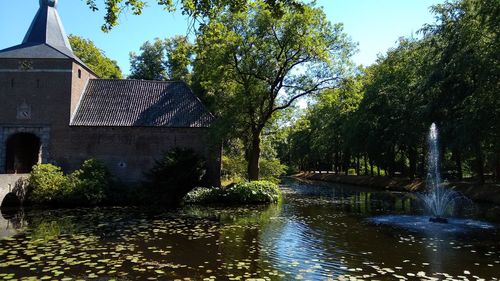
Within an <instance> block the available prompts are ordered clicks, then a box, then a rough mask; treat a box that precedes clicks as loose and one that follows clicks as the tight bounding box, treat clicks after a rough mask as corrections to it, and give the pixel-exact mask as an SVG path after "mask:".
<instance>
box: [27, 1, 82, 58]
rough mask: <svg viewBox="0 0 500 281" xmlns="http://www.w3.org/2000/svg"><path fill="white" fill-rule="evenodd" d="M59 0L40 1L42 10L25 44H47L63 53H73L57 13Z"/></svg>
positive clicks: (30, 29)
mask: <svg viewBox="0 0 500 281" xmlns="http://www.w3.org/2000/svg"><path fill="white" fill-rule="evenodd" d="M57 2H58V1H57V0H40V8H39V9H38V12H37V13H36V16H35V18H34V19H33V22H32V23H31V26H30V28H29V29H28V32H27V33H26V35H25V36H24V40H23V44H47V45H49V46H51V47H53V48H55V49H58V50H60V51H63V53H67V52H68V51H69V52H70V53H73V51H72V50H71V45H70V44H69V41H68V37H67V36H66V33H65V32H64V27H63V25H62V23H61V19H60V18H59V14H58V13H57V9H56V8H57Z"/></svg>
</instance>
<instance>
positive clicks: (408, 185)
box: [292, 172, 500, 205]
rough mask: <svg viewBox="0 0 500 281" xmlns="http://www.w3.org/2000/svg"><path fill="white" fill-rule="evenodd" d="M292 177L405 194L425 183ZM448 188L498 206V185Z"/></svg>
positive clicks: (463, 184)
mask: <svg viewBox="0 0 500 281" xmlns="http://www.w3.org/2000/svg"><path fill="white" fill-rule="evenodd" d="M292 177H294V178H298V179H306V180H314V181H326V182H334V183H342V184H351V185H358V186H364V187H370V188H375V189H380V190H392V191H407V192H418V191H424V190H425V181H424V180H422V179H409V178H391V177H385V176H375V177H370V176H346V175H335V174H326V173H322V174H319V173H305V172H302V173H298V174H295V175H293V176H292ZM448 186H449V187H450V188H453V189H455V190H457V191H458V192H460V193H462V194H463V195H465V196H467V197H468V198H470V199H472V200H474V201H478V202H488V203H493V204H497V205H500V183H486V184H482V185H481V184H478V183H475V182H468V181H452V182H449V183H448Z"/></svg>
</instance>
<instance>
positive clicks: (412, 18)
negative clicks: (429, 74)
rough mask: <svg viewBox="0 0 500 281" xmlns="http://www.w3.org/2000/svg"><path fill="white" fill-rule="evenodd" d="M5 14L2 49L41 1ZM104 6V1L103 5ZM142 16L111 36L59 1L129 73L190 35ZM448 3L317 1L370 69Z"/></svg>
mask: <svg viewBox="0 0 500 281" xmlns="http://www.w3.org/2000/svg"><path fill="white" fill-rule="evenodd" d="M2 2H4V3H3V4H2V8H1V9H0V49H3V48H7V47H10V46H13V45H17V44H19V43H21V41H22V40H23V37H24V34H25V32H26V31H27V29H28V27H29V25H30V23H31V20H32V18H33V17H34V15H35V13H36V10H37V9H38V0H15V1H14V0H11V1H6V0H3V1H2ZM101 2H102V1H101ZM150 2H151V4H150V7H148V8H146V9H145V10H144V12H143V15H142V16H133V15H123V16H122V17H121V19H120V25H119V26H118V27H116V28H114V29H113V30H112V31H111V32H109V33H103V32H102V31H101V30H100V26H101V24H102V22H103V19H102V18H103V12H102V11H99V12H92V11H90V10H89V9H88V8H87V7H86V5H85V3H84V1H82V0H60V1H59V7H58V10H59V15H60V16H61V19H62V21H63V24H64V27H65V29H66V32H67V33H68V34H70V33H71V34H75V35H79V36H82V37H85V38H89V39H91V40H92V41H94V43H95V44H96V45H97V47H99V48H100V49H101V50H103V51H104V52H105V53H106V55H107V56H108V57H110V58H111V59H114V60H116V61H118V64H119V66H120V67H121V69H122V71H123V72H124V73H125V74H128V73H129V52H130V51H137V50H138V49H139V47H140V46H141V45H142V43H144V42H145V41H147V40H153V39H154V38H156V37H159V38H167V37H171V36H174V35H176V34H186V32H188V20H187V19H186V18H185V17H184V16H182V15H181V14H180V13H167V12H165V11H164V10H163V9H161V8H159V7H158V6H157V5H156V4H155V2H156V1H150ZM442 2H444V0H318V1H317V4H318V5H319V6H323V7H324V11H325V13H326V14H327V16H328V18H329V20H330V21H331V22H342V23H344V30H345V32H346V33H347V34H348V35H349V36H350V37H351V38H352V40H353V41H355V42H358V43H359V46H358V49H359V52H358V53H357V54H356V55H355V56H354V57H353V60H354V61H355V62H356V63H357V64H363V65H370V64H372V63H373V62H375V60H376V58H377V54H379V53H384V52H385V51H386V50H387V49H388V48H391V47H393V46H395V42H396V41H397V39H398V38H399V37H400V36H409V35H411V34H412V33H415V32H416V31H418V29H420V28H421V27H422V25H423V24H424V23H431V22H434V17H433V15H432V14H431V13H430V11H429V6H431V5H434V4H437V3H442Z"/></svg>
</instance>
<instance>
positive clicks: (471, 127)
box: [423, 0, 500, 182]
mask: <svg viewBox="0 0 500 281" xmlns="http://www.w3.org/2000/svg"><path fill="white" fill-rule="evenodd" d="M432 10H433V12H434V13H435V14H436V17H437V19H438V21H437V23H436V24H434V25H427V26H426V27H425V28H424V29H423V30H424V32H425V35H426V36H427V37H428V39H429V40H430V41H431V43H432V44H434V45H435V46H437V47H436V48H435V49H434V52H433V55H434V57H435V60H436V63H435V65H434V68H433V72H432V75H430V79H429V80H428V83H427V90H428V93H429V95H431V96H432V98H433V99H434V104H435V105H436V110H434V112H432V113H433V116H434V118H435V119H436V120H438V122H440V123H441V127H442V131H443V134H444V135H445V138H446V140H447V142H448V143H449V144H450V145H451V146H452V148H453V150H454V154H456V155H455V156H456V157H455V159H456V160H457V166H459V167H458V169H460V170H461V167H460V166H461V161H460V159H462V158H463V156H464V154H465V153H467V151H470V153H471V154H472V155H474V158H475V160H474V162H473V167H474V170H475V173H476V174H477V175H478V177H479V179H480V181H481V182H483V181H484V173H485V168H486V167H487V166H490V167H491V166H496V168H495V169H494V170H496V174H497V179H500V175H499V173H500V121H499V120H500V109H499V108H500V99H499V98H498V92H499V90H500V84H499V82H498V81H500V80H499V78H500V77H499V74H500V65H499V63H498V61H499V57H498V54H500V47H499V46H500V44H499V43H500V42H499V29H498V26H499V25H500V19H499V16H498V15H499V14H500V2H499V1H480V0H462V1H451V2H450V1H447V2H445V3H444V4H440V5H436V6H433V8H432ZM488 159H491V160H490V161H488ZM493 162H496V163H493Z"/></svg>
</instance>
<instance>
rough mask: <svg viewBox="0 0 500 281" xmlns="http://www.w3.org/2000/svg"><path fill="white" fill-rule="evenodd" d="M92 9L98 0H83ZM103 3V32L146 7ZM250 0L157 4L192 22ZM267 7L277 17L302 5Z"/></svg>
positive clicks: (269, 0)
mask: <svg viewBox="0 0 500 281" xmlns="http://www.w3.org/2000/svg"><path fill="white" fill-rule="evenodd" d="M84 1H85V2H86V4H87V5H88V7H89V8H90V9H91V10H92V11H97V10H99V5H98V3H99V2H101V1H99V0H84ZM102 2H103V3H104V10H105V16H104V24H103V25H102V27H101V29H102V30H103V31H104V32H108V31H110V30H111V29H112V28H113V27H115V26H117V25H118V19H119V16H120V14H122V13H123V12H127V11H131V13H132V14H134V15H140V14H141V13H142V9H144V7H146V1H145V0H102ZM251 2H252V0H215V1H206V0H175V1H174V0H158V1H157V3H158V5H159V6H162V7H163V8H164V9H165V10H166V11H168V12H173V11H175V10H176V8H177V7H180V9H181V11H182V13H183V14H184V15H188V16H189V17H191V18H192V19H193V20H194V22H199V21H202V20H204V19H207V20H208V19H212V18H215V17H217V16H218V15H219V13H221V12H223V11H231V12H241V11H243V10H245V7H246V6H247V5H248V4H249V3H251ZM264 2H265V3H266V4H267V7H268V9H269V10H270V11H271V12H272V13H273V15H274V16H276V17H279V16H281V15H282V14H283V13H284V12H285V7H295V8H298V9H300V8H301V7H302V5H303V4H302V3H301V1H298V0H264Z"/></svg>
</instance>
